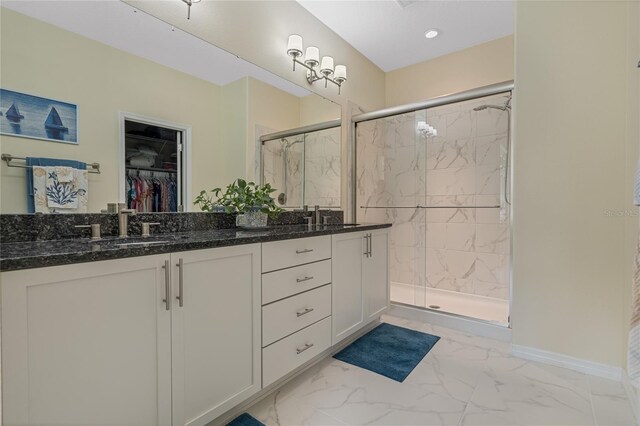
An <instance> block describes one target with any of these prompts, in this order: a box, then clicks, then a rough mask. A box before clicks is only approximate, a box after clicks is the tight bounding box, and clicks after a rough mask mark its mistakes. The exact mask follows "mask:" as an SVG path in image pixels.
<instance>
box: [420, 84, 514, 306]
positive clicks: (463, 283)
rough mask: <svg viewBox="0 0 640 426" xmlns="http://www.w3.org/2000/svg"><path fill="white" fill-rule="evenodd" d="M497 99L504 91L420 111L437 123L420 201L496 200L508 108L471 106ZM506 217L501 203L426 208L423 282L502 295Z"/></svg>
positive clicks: (506, 252)
mask: <svg viewBox="0 0 640 426" xmlns="http://www.w3.org/2000/svg"><path fill="white" fill-rule="evenodd" d="M504 103H505V97H504V95H496V96H492V97H488V98H483V99H480V100H474V101H467V102H462V103H458V104H454V105H447V106H444V107H439V108H433V109H430V110H428V111H427V122H428V123H429V124H431V125H432V126H434V127H435V128H437V129H438V136H437V137H435V138H432V139H429V140H427V154H426V180H427V190H426V196H427V199H426V205H427V206H444V205H446V206H496V205H500V193H501V184H502V180H503V176H504V172H505V171H504V167H503V164H504V160H505V158H506V147H507V131H508V114H507V113H506V112H503V111H499V110H496V109H485V110H482V111H473V108H474V107H477V106H479V105H482V104H493V105H504ZM505 210H506V209H505ZM501 217H502V218H503V219H504V220H501ZM506 218H508V212H507V211H501V210H500V209H467V208H455V209H454V208H452V209H430V210H427V213H426V283H427V286H429V287H432V288H439V289H443V290H452V291H458V292H463V293H472V294H476V295H480V296H489V297H495V298H499V299H509V241H510V238H509V223H508V220H506Z"/></svg>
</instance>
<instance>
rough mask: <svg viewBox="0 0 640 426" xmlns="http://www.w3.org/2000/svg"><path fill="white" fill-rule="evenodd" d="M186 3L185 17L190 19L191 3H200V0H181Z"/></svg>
mask: <svg viewBox="0 0 640 426" xmlns="http://www.w3.org/2000/svg"><path fill="white" fill-rule="evenodd" d="M182 1H183V2H184V3H186V4H187V19H191V5H192V4H194V3H200V2H201V1H202V0H182Z"/></svg>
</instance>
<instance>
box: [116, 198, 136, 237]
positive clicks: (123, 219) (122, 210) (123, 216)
mask: <svg viewBox="0 0 640 426" xmlns="http://www.w3.org/2000/svg"><path fill="white" fill-rule="evenodd" d="M135 214H136V209H128V208H127V205H126V204H124V203H120V204H118V236H119V237H120V238H127V237H128V236H129V232H128V230H129V215H131V216H134V215H135Z"/></svg>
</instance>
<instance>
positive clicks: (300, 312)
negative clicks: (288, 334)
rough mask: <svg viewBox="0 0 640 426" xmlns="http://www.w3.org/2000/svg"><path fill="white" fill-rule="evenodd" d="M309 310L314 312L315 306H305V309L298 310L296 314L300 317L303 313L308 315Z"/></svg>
mask: <svg viewBox="0 0 640 426" xmlns="http://www.w3.org/2000/svg"><path fill="white" fill-rule="evenodd" d="M309 312H313V308H305V310H304V311H299V312H296V315H297V316H298V318H300V317H301V316H303V315H307V314H308V313H309Z"/></svg>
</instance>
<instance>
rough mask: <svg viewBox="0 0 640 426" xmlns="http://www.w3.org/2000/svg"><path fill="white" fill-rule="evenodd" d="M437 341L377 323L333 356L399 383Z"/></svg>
mask: <svg viewBox="0 0 640 426" xmlns="http://www.w3.org/2000/svg"><path fill="white" fill-rule="evenodd" d="M438 340H440V337H438V336H433V335H431V334H427V333H422V332H420V331H415V330H409V329H408V328H403V327H397V326H395V325H391V324H381V325H379V326H378V327H376V328H374V329H373V330H371V331H370V332H368V333H367V334H365V335H364V336H362V337H360V338H359V339H358V340H356V341H355V342H353V343H352V344H350V345H349V346H347V347H346V348H344V349H343V350H341V351H340V352H338V353H337V354H335V355H334V356H333V357H334V358H335V359H339V360H340V361H344V362H347V363H349V364H353V365H355V366H358V367H360V368H364V369H365V370H369V371H373V372H374V373H378V374H381V375H383V376H385V377H388V378H390V379H393V380H396V381H398V382H403V381H404V379H406V378H407V376H408V375H409V373H411V371H413V369H414V368H416V365H418V363H419V362H420V361H421V360H422V358H424V356H425V355H426V354H427V353H428V352H429V351H430V350H431V348H433V346H434V345H435V344H436V342H437V341H438Z"/></svg>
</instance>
